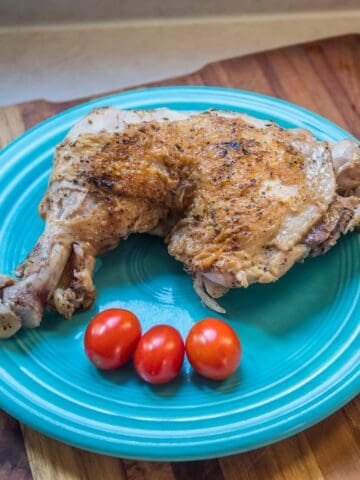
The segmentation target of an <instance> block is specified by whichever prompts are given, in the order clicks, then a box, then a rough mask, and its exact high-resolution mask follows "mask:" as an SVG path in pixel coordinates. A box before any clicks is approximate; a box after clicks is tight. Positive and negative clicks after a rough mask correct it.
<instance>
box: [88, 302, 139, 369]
mask: <svg viewBox="0 0 360 480" xmlns="http://www.w3.org/2000/svg"><path fill="white" fill-rule="evenodd" d="M140 337H141V325H140V322H139V320H138V318H137V317H136V316H135V315H134V314H133V313H132V312H129V311H128V310H123V309H121V308H110V309H109V310H104V311H103V312H101V313H98V314H97V315H96V316H95V317H94V318H93V319H92V320H91V322H90V323H89V325H88V327H87V329H86V332H85V338H84V344H85V351H86V354H87V356H88V357H89V359H90V360H91V361H92V362H93V363H94V364H95V365H96V366H97V367H98V368H100V369H102V370H110V369H112V368H118V367H121V366H122V365H124V364H125V363H126V362H127V361H128V360H129V359H130V357H131V356H132V354H133V353H134V351H135V348H136V345H137V344H138V342H139V340H140Z"/></svg>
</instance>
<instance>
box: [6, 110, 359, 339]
mask: <svg viewBox="0 0 360 480" xmlns="http://www.w3.org/2000/svg"><path fill="white" fill-rule="evenodd" d="M332 152H333V153H332ZM359 178H360V155H359V145H358V144H357V143H355V142H353V141H350V140H344V141H343V142H339V143H337V144H334V145H329V144H328V143H327V142H318V141H316V140H315V139H314V138H313V136H312V135H311V134H310V133H309V132H307V131H302V130H301V131H300V130H297V131H296V130H293V131H290V130H284V129H282V128H280V127H279V126H277V125H275V124H273V123H271V122H268V123H265V122H262V121H260V120H256V119H251V118H250V117H246V116H241V115H237V114H231V113H225V112H216V111H210V112H204V113H201V114H190V113H189V114H188V113H180V112H172V111H168V110H157V111H148V112H146V111H144V112H126V111H119V110H116V109H112V108H109V109H100V110H96V111H94V112H92V113H91V114H90V115H88V116H87V117H85V118H84V119H83V120H81V121H80V122H79V123H78V124H77V125H76V126H75V127H74V128H73V129H72V131H71V132H70V133H69V135H68V137H67V138H66V139H65V140H64V141H63V142H62V143H61V144H60V145H59V146H58V147H57V149H56V155H55V163H54V169H53V173H52V176H51V180H50V184H49V188H48V191H47V193H46V195H45V197H44V199H43V200H42V202H41V205H40V213H41V215H42V217H43V218H44V219H45V220H46V230H45V232H44V234H43V236H42V237H41V238H40V239H39V242H38V243H37V245H36V247H35V248H34V250H33V252H31V254H30V255H29V257H28V258H27V259H26V261H25V262H24V263H23V264H22V265H21V266H20V267H19V269H18V271H17V273H18V275H19V276H20V277H21V279H20V280H19V281H18V282H17V283H15V282H14V281H13V280H12V279H11V278H8V277H6V278H5V277H2V279H1V280H0V282H1V283H0V327H1V328H0V336H2V337H6V336H10V335H12V334H13V333H14V332H15V331H16V330H17V329H18V328H20V327H21V326H22V325H23V326H26V327H34V326H38V325H39V323H40V321H41V318H42V315H43V310H44V308H45V307H46V306H52V307H53V308H55V309H56V310H57V311H58V312H60V313H61V314H63V315H64V316H65V317H67V318H69V317H71V315H72V314H73V312H74V311H75V310H77V309H79V308H86V307H88V306H89V305H91V303H92V302H93V300H94V298H95V288H94V285H93V282H92V270H93V267H94V259H95V256H96V255H99V254H101V253H103V252H105V251H108V250H110V249H112V248H115V247H116V246H117V245H118V243H119V241H120V239H122V238H126V237H127V236H128V235H129V234H130V233H135V232H150V233H156V234H159V235H162V236H164V237H165V240H166V242H167V243H168V249H169V253H170V254H171V255H173V256H174V257H175V258H176V259H177V260H179V261H181V262H182V263H183V264H184V266H185V269H186V271H187V272H188V273H190V274H191V275H192V276H193V277H194V286H195V290H196V291H197V293H198V294H199V295H200V297H201V299H202V301H203V302H204V303H205V304H206V305H207V306H208V307H210V308H212V309H214V310H217V311H220V312H221V311H223V310H222V308H221V307H220V306H219V305H218V304H217V303H216V302H215V300H214V298H218V297H220V296H221V295H223V294H224V293H225V292H226V291H227V290H228V289H229V288H232V287H240V286H243V287H246V286H248V285H249V284H251V283H254V282H262V283H267V282H272V281H274V280H276V279H278V278H279V277H280V276H282V275H283V274H284V273H285V272H286V271H287V270H288V269H289V268H290V267H291V266H292V265H293V264H294V263H295V262H297V261H300V260H302V259H303V258H305V257H306V256H307V255H308V254H311V253H312V254H318V253H323V252H324V251H326V250H327V249H328V248H330V247H331V246H332V245H334V244H335V242H336V240H337V238H338V236H339V235H340V233H342V232H347V231H349V230H352V229H353V228H355V227H356V226H357V225H358V224H359V213H360V212H359V210H360V208H359V198H358V197H357V193H359V192H358V190H359Z"/></svg>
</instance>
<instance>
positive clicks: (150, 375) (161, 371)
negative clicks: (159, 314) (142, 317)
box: [134, 325, 185, 384]
mask: <svg viewBox="0 0 360 480" xmlns="http://www.w3.org/2000/svg"><path fill="white" fill-rule="evenodd" d="M184 355H185V347H184V342H183V339H182V338H181V335H180V333H179V332H178V331H177V330H176V329H175V328H174V327H171V326H170V325H156V326H155V327H152V328H150V330H148V331H147V332H146V333H145V334H144V335H143V336H142V338H141V340H140V342H139V343H138V346H137V347H136V350H135V355H134V364H135V369H136V371H137V373H138V374H139V376H140V377H141V378H142V379H143V380H145V381H146V382H149V383H153V384H160V383H166V382H170V380H173V379H174V378H175V377H176V376H177V375H178V373H179V372H180V370H181V366H182V364H183V362H184Z"/></svg>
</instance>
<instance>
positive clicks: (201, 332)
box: [185, 318, 241, 380]
mask: <svg viewBox="0 0 360 480" xmlns="http://www.w3.org/2000/svg"><path fill="white" fill-rule="evenodd" d="M185 348H186V355H187V357H188V359H189V362H190V364H191V366H192V367H193V368H194V370H196V371H197V372H198V373H199V374H200V375H203V376H204V377H207V378H211V379H212V380H224V378H227V377H228V376H230V375H231V374H232V373H234V372H235V370H236V369H237V367H238V365H239V363H240V357H241V345H240V341H239V339H238V337H237V335H236V333H235V331H234V330H233V329H232V328H231V327H230V325H228V324H227V323H225V322H223V321H222V320H218V319H216V318H205V319H204V320H201V321H200V322H198V323H196V324H195V325H194V326H193V327H192V328H191V330H190V332H189V334H188V336H187V339H186V343H185Z"/></svg>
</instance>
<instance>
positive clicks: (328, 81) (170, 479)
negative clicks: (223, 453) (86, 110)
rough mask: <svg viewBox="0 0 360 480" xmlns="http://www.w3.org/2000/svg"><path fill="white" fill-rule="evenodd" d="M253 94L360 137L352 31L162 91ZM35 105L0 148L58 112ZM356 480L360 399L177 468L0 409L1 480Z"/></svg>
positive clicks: (7, 115) (15, 109)
mask: <svg viewBox="0 0 360 480" xmlns="http://www.w3.org/2000/svg"><path fill="white" fill-rule="evenodd" d="M180 84H186V85H218V86H225V87H233V88H241V89H245V90H254V91H257V92H261V93H265V94H268V95H273V96H276V97H280V98H283V99H286V100H290V101H292V102H294V103H297V104H299V105H302V106H303V107H306V108H309V109H311V110H313V111H315V112H317V113H319V114H321V115H323V116H325V117H328V118H329V119H331V120H333V121H334V122H336V123H338V124H339V125H341V126H342V127H344V128H345V129H346V130H348V131H349V132H351V133H352V134H354V135H355V136H357V137H360V115H359V111H360V35H350V36H344V37H338V38H331V39H327V40H321V41H315V42H312V43H307V44H303V45H296V46H292V47H286V48H282V49H277V50H271V51H268V52H264V53H258V54H254V55H248V56H246V57H239V58H232V59H229V60H224V61H221V62H216V63H212V64H210V65H207V66H206V67H204V68H203V69H201V70H199V71H198V72H195V73H193V74H190V75H185V76H182V77H178V78H174V79H170V80H165V81H161V82H156V83H153V84H149V85H146V86H160V85H180ZM83 100H85V99H81V100H80V99H77V100H74V101H69V102H63V103H50V102H47V101H45V100H37V101H33V102H27V103H23V104H18V105H12V106H8V107H4V108H0V147H2V146H5V145H6V144H7V143H8V142H10V141H11V140H12V139H13V138H15V137H16V136H18V135H20V134H21V133H22V132H24V131H25V130H27V129H28V128H30V127H32V126H33V125H35V124H36V123H38V122H40V121H41V120H44V119H45V118H47V117H49V116H50V115H54V114H56V113H58V112H60V111H61V110H64V109H65V108H68V107H70V106H73V105H75V104H77V103H80V102H81V101H83ZM31 478H33V479H34V480H63V479H64V480H65V479H66V480H69V479H70V480H73V479H74V480H83V479H84V480H87V479H89V480H90V479H91V480H98V479H99V480H188V479H189V480H192V479H196V480H202V479H204V480H205V479H207V480H273V479H275V480H288V479H291V480H307V479H309V480H314V479H316V480H333V479H334V480H335V479H336V480H359V479H360V398H359V397H358V398H357V399H355V400H353V401H352V402H350V403H349V404H348V405H346V406H345V407H344V408H342V409H341V410H340V411H338V412H337V413H335V414H334V415H332V416H331V417H329V418H328V419H326V420H325V421H323V422H321V423H319V424H318V425H316V426H314V427H312V428H310V429H308V430H306V431H305V432H303V433H300V434H298V435H296V436H294V437H292V438H290V439H287V440H284V441H281V442H278V443H276V444H274V445H270V446H268V447H265V448H261V449H258V450H255V451H252V452H249V453H243V454H240V455H233V456H231V457H226V458H222V459H214V460H208V461H198V462H181V463H152V462H137V461H133V460H122V459H116V458H111V457H105V456H100V455H96V454H93V453H88V452H84V451H82V450H79V449H76V448H72V447H69V446H66V445H64V444H61V443H59V442H57V441H55V440H51V439H49V438H46V437H44V436H43V435H41V434H39V433H37V432H35V431H33V430H31V429H29V428H27V427H25V426H22V425H19V423H18V422H17V421H16V420H14V419H13V418H11V417H10V416H8V415H7V414H6V413H5V412H3V411H1V410H0V480H20V479H21V480H25V479H26V480H28V479H31Z"/></svg>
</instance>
